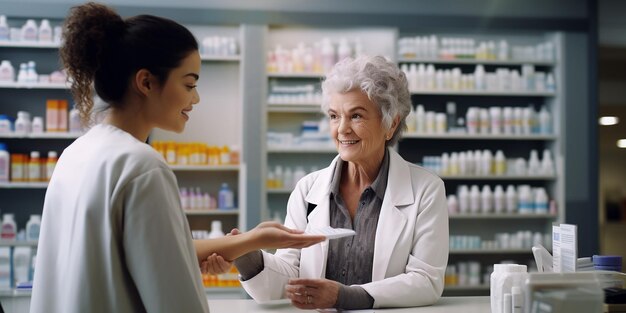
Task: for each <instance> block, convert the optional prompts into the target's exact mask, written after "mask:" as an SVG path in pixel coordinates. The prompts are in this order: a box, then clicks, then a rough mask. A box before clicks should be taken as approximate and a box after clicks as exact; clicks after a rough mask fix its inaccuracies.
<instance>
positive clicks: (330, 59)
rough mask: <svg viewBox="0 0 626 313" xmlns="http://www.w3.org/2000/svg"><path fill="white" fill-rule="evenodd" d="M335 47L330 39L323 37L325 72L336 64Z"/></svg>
mask: <svg viewBox="0 0 626 313" xmlns="http://www.w3.org/2000/svg"><path fill="white" fill-rule="evenodd" d="M335 62H336V61H335V48H333V44H332V43H331V42H330V39H328V38H324V39H322V70H323V71H324V73H328V72H329V71H330V69H331V68H332V67H333V66H334V65H335Z"/></svg>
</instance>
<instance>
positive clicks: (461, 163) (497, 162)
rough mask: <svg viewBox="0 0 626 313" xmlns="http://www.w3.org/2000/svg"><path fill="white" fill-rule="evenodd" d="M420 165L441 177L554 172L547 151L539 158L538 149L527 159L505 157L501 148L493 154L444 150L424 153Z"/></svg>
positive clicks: (546, 173)
mask: <svg viewBox="0 0 626 313" xmlns="http://www.w3.org/2000/svg"><path fill="white" fill-rule="evenodd" d="M422 166H424V167H425V168H427V169H430V170H431V171H433V172H435V173H437V174H439V175H443V176H447V175H450V176H455V175H470V176H471V175H476V176H539V175H545V176H551V175H554V174H555V169H554V162H553V159H552V153H551V152H550V150H547V149H546V150H544V151H543V158H542V159H541V160H539V154H538V152H537V150H534V149H533V150H531V151H530V157H529V159H528V161H526V160H525V159H524V158H515V159H506V157H505V156H504V153H503V152H502V150H497V151H496V153H495V157H494V154H493V153H492V152H491V151H490V150H483V151H481V150H475V151H471V150H469V151H462V152H452V153H447V152H445V153H443V154H442V155H441V156H424V157H423V159H422Z"/></svg>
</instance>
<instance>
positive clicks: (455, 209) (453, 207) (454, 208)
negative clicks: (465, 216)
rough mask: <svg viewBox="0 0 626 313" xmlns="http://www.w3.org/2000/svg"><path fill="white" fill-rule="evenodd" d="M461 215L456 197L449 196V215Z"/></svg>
mask: <svg viewBox="0 0 626 313" xmlns="http://www.w3.org/2000/svg"><path fill="white" fill-rule="evenodd" d="M457 213H459V202H458V200H457V198H456V196H455V195H449V196H448V214H450V215H453V214H457Z"/></svg>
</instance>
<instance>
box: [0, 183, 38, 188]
mask: <svg viewBox="0 0 626 313" xmlns="http://www.w3.org/2000/svg"><path fill="white" fill-rule="evenodd" d="M46 188H48V183H0V189H46Z"/></svg>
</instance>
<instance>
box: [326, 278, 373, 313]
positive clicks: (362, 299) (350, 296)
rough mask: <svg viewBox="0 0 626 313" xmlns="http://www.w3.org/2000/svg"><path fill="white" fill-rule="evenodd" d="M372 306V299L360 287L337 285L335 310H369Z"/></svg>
mask: <svg viewBox="0 0 626 313" xmlns="http://www.w3.org/2000/svg"><path fill="white" fill-rule="evenodd" d="M373 306H374V298H372V296H370V294H369V293H367V291H365V289H363V288H362V287H360V286H346V285H343V284H339V295H338V296H337V303H335V308H336V309H344V310H362V309H371V308H372V307H373Z"/></svg>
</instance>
